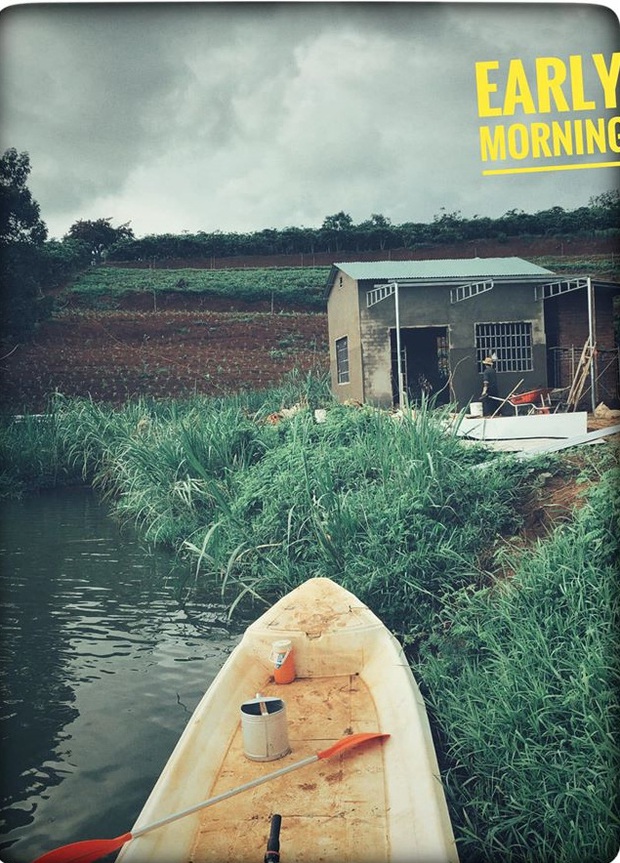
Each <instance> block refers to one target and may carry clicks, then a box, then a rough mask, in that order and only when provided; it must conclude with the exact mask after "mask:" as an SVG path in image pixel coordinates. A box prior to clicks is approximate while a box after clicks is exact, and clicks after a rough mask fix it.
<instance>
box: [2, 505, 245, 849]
mask: <svg viewBox="0 0 620 863" xmlns="http://www.w3.org/2000/svg"><path fill="white" fill-rule="evenodd" d="M0 516H1V519H0V528H1V535H0V553H1V563H2V566H1V570H0V602H1V619H0V622H1V624H2V626H1V636H0V646H1V654H0V657H1V659H0V662H1V666H0V672H1V677H0V682H1V684H2V705H1V707H0V711H1V713H0V735H1V746H2V752H1V755H2V769H1V771H0V773H1V778H0V860H2V861H3V863H30V861H31V860H32V859H33V858H35V857H36V856H38V855H39V854H41V853H43V852H44V851H48V850H51V849H52V848H54V847H56V846H58V845H64V844H66V843H68V842H74V841H77V840H80V839H93V838H104V837H112V836H116V835H118V834H119V833H123V832H125V831H126V830H128V829H130V828H131V826H132V824H133V821H134V819H135V817H136V816H137V814H138V812H139V811H140V809H141V807H142V805H143V803H144V801H145V800H146V798H147V796H148V794H149V792H150V790H151V788H152V786H153V783H154V782H155V779H156V778H157V776H158V774H159V772H160V770H161V769H162V767H163V765H164V764H165V762H166V760H167V758H168V756H169V755H170V753H171V751H172V749H173V748H174V745H175V743H176V741H177V740H178V738H179V736H180V734H181V732H182V730H183V728H184V727H185V724H186V723H187V721H188V719H189V717H190V715H191V712H192V711H193V709H194V708H195V707H196V705H197V703H198V701H199V699H200V698H201V696H202V695H203V693H204V691H205V689H206V688H207V687H208V685H209V684H210V683H211V681H212V680H213V678H214V676H215V674H216V673H217V671H218V670H219V669H220V668H221V666H222V664H223V662H224V660H225V659H226V657H227V655H228V654H229V653H230V651H231V649H232V647H233V646H234V644H235V643H236V642H237V641H238V639H239V632H240V625H239V624H238V625H237V627H236V631H235V630H234V629H231V627H229V626H228V624H227V621H226V613H225V609H224V607H223V606H222V605H221V603H218V601H217V598H216V599H215V600H214V601H213V602H212V603H211V602H199V601H196V600H191V601H189V600H184V599H183V591H182V590H180V588H179V585H180V583H181V582H182V578H181V575H182V574H181V573H180V572H179V567H178V565H177V566H175V561H174V559H173V557H172V556H171V555H169V554H167V553H162V552H154V551H152V550H149V549H148V548H145V547H144V545H143V544H142V543H141V542H140V541H139V539H138V537H137V536H136V535H135V534H134V533H133V532H132V531H128V530H126V529H123V530H121V529H120V527H119V525H118V524H117V523H116V522H115V521H114V520H113V519H112V518H111V517H110V515H109V512H108V509H107V508H106V506H105V505H103V504H102V503H101V502H100V501H99V500H98V498H97V497H96V496H95V495H94V493H93V492H92V491H90V490H87V489H72V490H60V491H53V492H46V493H42V494H39V495H33V496H30V497H27V498H25V499H23V500H21V501H9V502H3V503H2V507H1V509H0Z"/></svg>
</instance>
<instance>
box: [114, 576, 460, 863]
mask: <svg viewBox="0 0 620 863" xmlns="http://www.w3.org/2000/svg"><path fill="white" fill-rule="evenodd" d="M279 639H290V641H291V642H292V644H293V655H294V660H295V668H296V678H295V680H294V681H293V682H292V683H290V684H287V685H278V684H276V683H275V682H274V680H273V663H272V660H271V647H272V643H273V642H274V641H277V640H279ZM258 692H260V693H261V695H267V696H277V697H278V698H279V699H282V700H283V701H284V703H285V705H286V725H287V732H288V739H289V742H290V747H291V752H290V753H289V754H287V755H284V756H283V757H281V758H279V759H278V760H276V761H273V760H272V761H263V762H258V761H254V760H250V759H248V758H247V757H246V755H245V753H244V743H243V737H242V730H241V719H240V706H241V704H243V703H245V702H247V701H248V700H250V699H253V698H254V697H255V695H256V694H257V693H258ZM358 732H384V733H387V734H389V735H390V737H389V738H387V739H385V741H383V742H381V743H377V744H372V745H368V746H363V747H361V748H360V749H359V751H358V750H356V749H351V750H349V751H347V752H344V753H342V754H340V755H336V756H333V757H332V758H327V759H325V760H320V761H316V762H314V763H313V764H310V765H309V766H305V767H303V768H301V769H299V770H298V771H296V772H292V773H289V774H287V775H285V776H282V777H278V778H276V779H273V780H270V781H269V782H266V783H265V784H263V785H260V786H259V787H257V788H252V789H251V790H248V791H244V792H242V793H241V794H239V795H238V796H234V797H231V798H230V799H228V800H226V801H223V802H220V803H217V804H216V805H214V806H212V807H209V808H207V809H205V810H203V811H200V812H197V813H195V814H193V815H190V816H186V817H184V818H182V819H180V820H178V821H176V822H173V823H171V824H169V825H166V826H165V827H161V828H159V829H157V830H153V831H152V832H147V833H145V834H144V835H143V836H140V837H136V838H135V839H133V840H132V841H131V842H129V843H128V844H127V845H126V846H125V847H124V848H123V850H122V851H121V853H120V855H119V857H118V863H147V861H148V863H190V861H191V863H208V861H231V863H232V862H233V861H235V863H246V861H248V863H250V861H262V860H263V856H264V853H265V849H266V842H267V837H268V834H269V826H270V820H271V816H272V815H273V814H274V813H278V814H280V815H281V816H282V827H281V837H280V841H281V856H282V860H283V861H286V863H318V861H333V863H382V861H386V863H387V861H390V863H400V861H403V863H405V861H410V863H457V861H458V855H457V852H456V847H455V843H454V836H453V832H452V827H451V823H450V819H449V815H448V810H447V806H446V801H445V796H444V792H443V788H442V785H441V781H440V777H439V769H438V765H437V758H436V754H435V749H434V746H433V741H432V738H431V732H430V727H429V724H428V719H427V715H426V709H425V706H424V702H423V699H422V697H421V695H420V692H419V689H418V686H417V684H416V682H415V680H414V678H413V675H412V674H411V671H410V668H409V665H408V663H407V661H406V658H405V656H404V654H403V652H402V649H401V647H400V645H399V644H398V642H397V641H396V639H395V638H394V637H393V636H392V635H391V634H390V633H389V632H388V630H387V629H386V628H385V626H384V625H383V624H382V623H381V621H380V620H379V619H378V618H377V617H376V615H374V614H373V613H372V612H371V611H370V610H369V609H368V608H367V607H366V606H365V605H364V604H363V603H361V602H360V601H359V600H358V599H357V598H356V597H355V596H354V595H353V594H351V593H349V592H348V591H346V590H344V589H343V588H341V587H340V586H338V585H336V584H335V583H334V582H332V581H330V580H329V579H323V578H315V579H311V580H309V581H307V582H305V583H304V584H302V585H301V586H300V587H298V588H297V589H295V590H294V591H292V592H291V593H289V594H288V595H287V596H285V597H284V598H283V599H281V600H280V601H279V602H277V603H276V604H275V605H274V606H273V607H272V608H270V609H269V610H268V611H267V612H266V613H265V614H264V615H262V616H261V617H260V618H259V619H258V620H257V621H255V623H253V624H252V625H251V626H250V627H248V629H247V630H246V632H245V634H244V636H243V638H242V640H241V642H240V643H239V644H238V645H237V647H235V649H234V650H233V652H232V653H231V655H230V657H229V658H228V660H227V661H226V663H225V664H224V666H223V667H222V669H221V671H220V672H219V674H218V675H217V677H216V679H215V680H214V681H213V683H212V684H211V686H210V687H209V689H208V691H207V692H206V694H205V696H204V697H203V699H202V700H201V702H200V704H199V705H198V707H197V708H196V710H195V712H194V714H193V716H192V718H191V719H190V721H189V723H188V725H187V727H186V729H185V731H184V732H183V735H182V736H181V738H180V740H179V742H178V744H177V746H176V748H175V750H174V752H173V753H172V755H171V757H170V760H169V761H168V763H167V765H166V767H165V768H164V770H163V771H162V774H161V776H160V778H159V780H158V782H157V783H156V785H155V787H154V789H153V791H152V793H151V795H150V797H149V799H148V800H147V802H146V804H145V806H144V809H143V810H142V812H141V814H140V816H139V818H138V820H137V822H136V824H135V827H134V829H139V828H141V827H144V826H146V825H148V824H151V823H153V822H155V821H157V820H159V819H161V818H163V817H165V816H168V815H170V814H172V813H174V812H180V811H182V810H184V809H186V808H189V807H191V806H193V805H195V804H196V803H198V802H200V801H201V800H206V799H208V798H210V797H213V796H215V795H218V794H221V793H223V792H226V791H227V790H229V789H231V788H236V787H238V786H240V785H242V784H244V783H247V782H250V781H253V780H254V779H255V778H256V777H258V776H261V775H266V774H268V773H272V772H274V771H275V770H277V769H279V768H280V767H284V766H287V765H288V764H293V763H294V762H297V761H300V760H301V759H303V758H305V757H307V756H311V755H313V754H315V753H317V752H318V751H321V750H324V749H326V748H328V747H329V746H330V745H331V744H333V743H334V742H336V741H337V740H339V739H341V738H343V737H344V736H346V735H348V734H352V733H358Z"/></svg>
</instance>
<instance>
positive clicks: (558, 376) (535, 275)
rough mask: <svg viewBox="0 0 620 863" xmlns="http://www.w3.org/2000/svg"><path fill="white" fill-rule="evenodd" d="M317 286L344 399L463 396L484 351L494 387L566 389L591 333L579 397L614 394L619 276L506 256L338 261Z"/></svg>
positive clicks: (472, 392) (475, 384) (503, 391)
mask: <svg viewBox="0 0 620 863" xmlns="http://www.w3.org/2000/svg"><path fill="white" fill-rule="evenodd" d="M325 290H326V297H327V314H328V329H329V342H330V368H331V380H332V389H333V392H334V393H335V395H336V397H337V398H338V400H340V401H347V400H353V401H358V402H362V403H368V404H373V405H376V406H379V407H391V406H393V405H395V404H398V403H399V402H400V401H401V398H402V397H403V396H404V394H405V393H406V394H407V396H408V397H409V399H410V401H416V400H417V399H419V398H420V397H421V396H422V394H423V393H426V394H427V395H432V396H434V397H435V398H436V399H437V402H438V403H439V404H441V403H448V402H457V403H458V404H459V405H460V406H464V405H466V404H467V403H468V402H469V401H471V400H472V399H473V400H475V399H477V398H478V396H479V394H480V389H481V385H480V375H481V371H482V360H483V359H484V357H485V356H488V355H493V356H494V357H495V358H496V370H497V374H498V383H499V389H500V395H502V396H505V395H508V394H509V393H510V392H511V391H512V390H513V389H514V388H515V387H516V386H517V385H518V384H520V386H519V391H520V392H524V391H527V390H528V389H534V388H536V387H557V388H562V387H569V386H570V385H571V383H572V379H573V375H574V372H575V367H576V365H578V364H579V361H580V358H581V355H582V351H583V347H584V344H585V342H586V340H587V339H588V338H591V340H592V341H591V343H592V344H595V345H596V352H595V353H594V355H593V357H592V361H591V372H590V382H589V385H588V387H587V388H586V391H585V394H586V397H587V399H588V405H587V407H590V402H591V403H592V406H595V405H596V404H597V403H598V401H599V400H601V399H604V400H605V401H606V404H608V405H609V406H611V405H612V403H617V400H618V351H617V347H616V345H615V343H614V331H613V301H614V297H615V296H617V295H618V294H619V292H620V286H619V285H617V284H613V283H610V282H601V281H595V280H593V279H592V278H590V277H589V276H576V277H570V278H568V277H565V276H558V275H556V274H554V273H553V272H552V271H551V270H548V269H545V268H544V267H540V266H537V265H536V264H533V263H530V262H529V261H525V260H523V259H521V258H516V257H506V258H464V259H446V260H421V261H371V262H363V263H340V264H339V263H336V264H334V265H333V266H332V268H331V272H330V275H329V279H328V281H327V284H326V289H325ZM399 381H400V385H399Z"/></svg>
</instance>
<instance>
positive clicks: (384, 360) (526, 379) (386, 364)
mask: <svg viewBox="0 0 620 863" xmlns="http://www.w3.org/2000/svg"><path fill="white" fill-rule="evenodd" d="M372 287H374V285H373V284H372V283H370V282H360V284H359V289H358V293H359V300H358V304H359V308H360V310H361V311H360V331H361V349H362V357H363V373H364V391H365V401H367V402H369V403H371V404H377V405H380V406H384V407H388V406H390V405H391V404H392V389H391V377H390V375H391V356H390V340H389V331H390V329H391V328H394V326H395V302H394V297H389V298H387V299H385V300H383V301H382V302H380V303H378V304H377V305H375V306H373V307H372V308H370V309H367V308H366V292H367V291H368V290H370V289H371V288H372ZM399 309H400V326H401V328H404V327H446V326H447V327H448V338H449V344H450V368H451V372H452V389H453V393H454V397H455V398H456V400H457V402H458V403H459V405H461V406H464V405H465V404H467V403H468V402H469V401H470V400H472V399H476V398H477V397H478V396H479V395H480V389H481V383H480V373H479V371H478V368H477V364H476V351H475V325H476V324H477V323H503V322H515V321H526V322H531V324H532V342H533V351H532V353H533V371H531V372H501V373H498V385H499V392H500V395H502V396H505V395H508V393H509V392H510V391H511V390H512V389H513V388H514V387H515V386H516V385H517V384H518V383H519V381H520V380H522V379H523V384H522V387H521V389H523V388H525V389H528V388H532V387H535V386H546V383H547V363H546V344H545V328H544V317H543V315H544V312H543V304H542V302H537V301H536V300H535V299H534V288H533V287H532V285H528V284H521V285H519V284H512V285H496V286H495V287H494V288H493V290H491V291H487V292H485V293H482V294H478V295H477V296H475V297H471V298H469V299H467V300H463V301H462V302H459V303H455V304H452V303H451V302H450V287H449V286H448V285H432V286H415V287H408V288H401V289H400V291H399Z"/></svg>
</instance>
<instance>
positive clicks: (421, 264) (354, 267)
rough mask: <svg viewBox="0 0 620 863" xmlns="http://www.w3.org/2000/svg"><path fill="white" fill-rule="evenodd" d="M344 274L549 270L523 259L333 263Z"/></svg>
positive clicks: (468, 275)
mask: <svg viewBox="0 0 620 863" xmlns="http://www.w3.org/2000/svg"><path fill="white" fill-rule="evenodd" d="M333 266H334V269H332V273H334V274H335V269H338V270H342V272H343V273H346V274H347V276H350V277H351V278H352V279H356V280H357V281H360V280H361V279H373V280H380V279H425V280H428V279H461V278H462V279H473V278H482V277H489V276H496V277H498V278H499V277H501V276H548V275H551V276H552V275H554V273H553V271H552V270H547V269H545V268H544V267H539V266H538V265H537V264H532V263H531V262H530V261H524V260H523V258H514V257H513V258H443V259H438V260H424V261H354V262H351V263H348V262H347V263H343V264H334V265H333Z"/></svg>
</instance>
